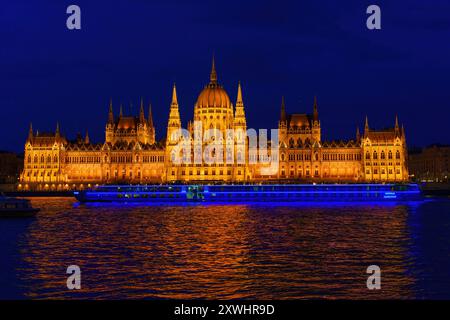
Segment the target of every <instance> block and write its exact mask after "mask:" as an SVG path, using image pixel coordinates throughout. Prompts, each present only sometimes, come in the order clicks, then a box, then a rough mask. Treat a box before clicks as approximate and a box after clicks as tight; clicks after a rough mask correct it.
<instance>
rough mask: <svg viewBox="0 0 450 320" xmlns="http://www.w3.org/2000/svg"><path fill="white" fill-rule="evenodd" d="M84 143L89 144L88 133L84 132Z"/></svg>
mask: <svg viewBox="0 0 450 320" xmlns="http://www.w3.org/2000/svg"><path fill="white" fill-rule="evenodd" d="M84 143H85V144H89V132H88V130H86V136H85V137H84Z"/></svg>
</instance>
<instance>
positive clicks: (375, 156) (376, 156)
mask: <svg viewBox="0 0 450 320" xmlns="http://www.w3.org/2000/svg"><path fill="white" fill-rule="evenodd" d="M373 158H374V159H375V160H376V159H378V154H377V152H376V151H374V152H373Z"/></svg>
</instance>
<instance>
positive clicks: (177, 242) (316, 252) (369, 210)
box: [0, 198, 450, 299]
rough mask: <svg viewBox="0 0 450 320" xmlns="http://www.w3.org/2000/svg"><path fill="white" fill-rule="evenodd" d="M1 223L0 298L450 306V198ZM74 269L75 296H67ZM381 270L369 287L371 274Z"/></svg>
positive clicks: (56, 208)
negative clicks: (77, 278) (444, 302)
mask: <svg viewBox="0 0 450 320" xmlns="http://www.w3.org/2000/svg"><path fill="white" fill-rule="evenodd" d="M31 200H32V203H33V206H35V207H39V208H41V209H42V210H41V212H40V213H39V214H38V215H37V217H36V218H33V219H2V220H0V253H1V264H0V298H3V299H22V298H25V299H29V298H35V299H36V298H39V299H42V298H44V299H45V298H77V299H78V298H79V299H86V298H88V299H141V298H146V299H161V298H180V299H191V298H201V299H234V298H238V299H311V298H313V299H314V298H328V299H336V298H349V299H390V298H394V299H397V298H399V299H416V298H418V299H423V298H430V299H431V298H433V299H445V298H446V299H450V199H445V198H444V199H443V198H441V199H427V200H425V201H423V202H415V203H404V204H388V203H365V204H364V203H362V204H349V203H347V204H346V203H308V204H289V205H281V204H280V205H268V204H267V203H265V204H261V205H260V204H232V205H225V204H211V205H204V204H198V203H197V204H184V205H167V204H165V205H164V204H161V205H154V204H152V205H151V206H145V205H142V204H140V205H139V204H132V205H130V204H128V205H125V204H101V205H100V204H90V205H80V204H78V203H76V202H75V200H74V199H73V198H32V199H31ZM69 265H78V266H79V267H80V269H81V286H82V288H81V290H68V289H67V286H66V280H67V277H68V276H69V275H68V274H66V271H67V267H68V266H69ZM369 265H378V266H379V267H380V268H381V289H380V290H368V289H367V286H366V280H367V277H368V276H369V275H368V274H367V273H366V269H367V267H368V266H369Z"/></svg>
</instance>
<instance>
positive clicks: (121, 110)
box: [119, 104, 123, 118]
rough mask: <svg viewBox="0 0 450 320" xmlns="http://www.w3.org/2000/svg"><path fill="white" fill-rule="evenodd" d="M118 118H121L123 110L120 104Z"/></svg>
mask: <svg viewBox="0 0 450 320" xmlns="http://www.w3.org/2000/svg"><path fill="white" fill-rule="evenodd" d="M119 117H121V118H122V117H123V108H122V104H120V112H119Z"/></svg>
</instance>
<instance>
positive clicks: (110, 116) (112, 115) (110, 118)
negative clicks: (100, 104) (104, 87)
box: [108, 99, 114, 123]
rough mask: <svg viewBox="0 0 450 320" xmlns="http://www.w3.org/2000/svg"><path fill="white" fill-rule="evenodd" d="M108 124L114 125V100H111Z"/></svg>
mask: <svg viewBox="0 0 450 320" xmlns="http://www.w3.org/2000/svg"><path fill="white" fill-rule="evenodd" d="M108 123H114V113H113V106H112V99H110V100H109V111H108Z"/></svg>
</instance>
